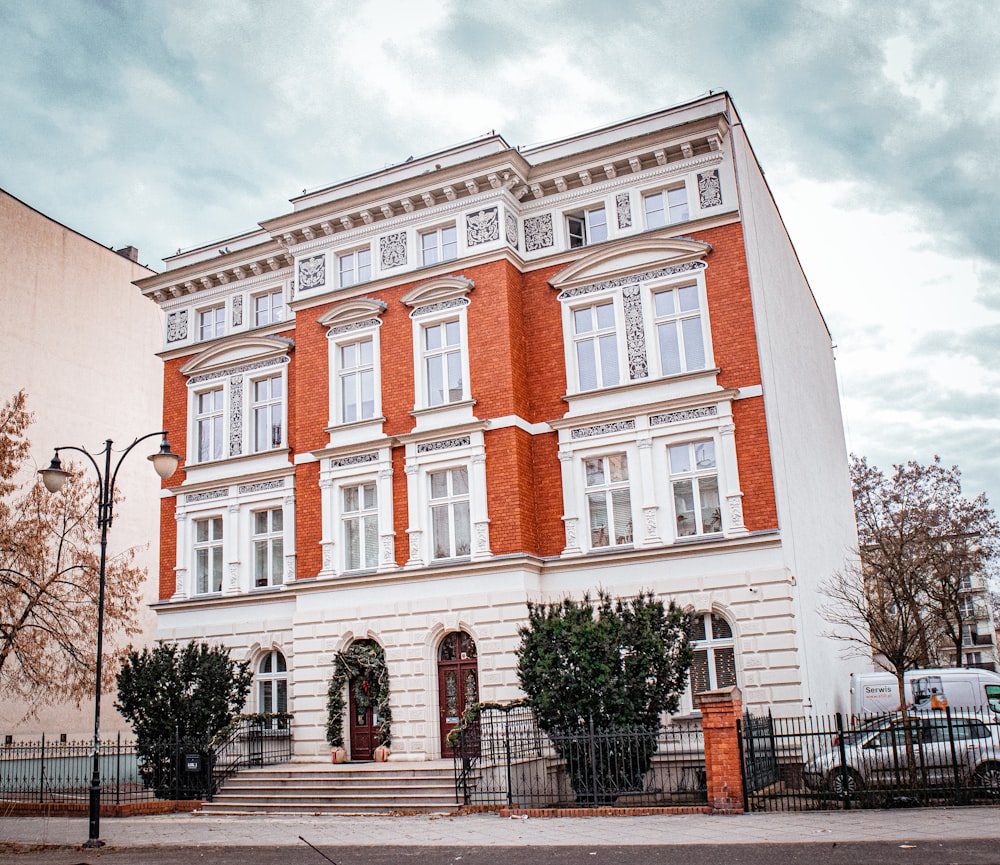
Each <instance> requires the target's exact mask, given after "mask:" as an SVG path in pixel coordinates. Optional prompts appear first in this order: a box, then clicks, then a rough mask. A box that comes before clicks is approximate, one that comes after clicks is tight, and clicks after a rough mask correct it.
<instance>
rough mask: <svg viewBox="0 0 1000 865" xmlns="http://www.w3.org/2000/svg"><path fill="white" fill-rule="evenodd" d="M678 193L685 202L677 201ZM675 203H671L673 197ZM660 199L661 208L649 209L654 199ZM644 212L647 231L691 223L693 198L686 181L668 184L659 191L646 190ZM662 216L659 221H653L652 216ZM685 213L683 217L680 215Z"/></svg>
mask: <svg viewBox="0 0 1000 865" xmlns="http://www.w3.org/2000/svg"><path fill="white" fill-rule="evenodd" d="M677 193H681V195H682V196H683V201H677V200H676V198H677ZM672 194H673V195H674V198H675V201H673V202H671V200H670V198H671V195H672ZM657 197H659V198H660V203H661V206H660V207H658V208H655V209H651V208H650V207H649V203H650V201H651V200H652V199H655V198H657ZM642 212H643V219H644V220H645V225H646V228H647V230H651V229H654V228H666V227H668V226H671V225H681V224H682V223H685V222H690V221H691V198H690V196H689V194H688V184H687V182H686V180H679V181H675V182H671V183H667V184H666V185H664V186H661V187H659V188H657V189H650V190H646V191H644V192H643V193H642ZM654 213H659V214H662V216H661V217H660V219H662V221H659V219H651V218H650V217H651V214H654ZM681 213H683V215H682V216H681V215H679V214H681Z"/></svg>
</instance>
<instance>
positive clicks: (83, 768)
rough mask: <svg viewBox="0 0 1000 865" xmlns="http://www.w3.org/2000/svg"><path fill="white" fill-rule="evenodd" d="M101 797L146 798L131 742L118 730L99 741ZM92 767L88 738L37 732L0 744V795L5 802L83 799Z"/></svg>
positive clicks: (107, 800)
mask: <svg viewBox="0 0 1000 865" xmlns="http://www.w3.org/2000/svg"><path fill="white" fill-rule="evenodd" d="M99 765H100V770H101V801H102V802H104V803H109V804H116V805H118V804H122V803H127V802H138V801H144V800H147V799H151V798H152V797H153V794H152V792H151V791H150V790H147V789H146V787H145V786H144V785H143V782H142V778H141V776H140V772H139V761H138V755H137V753H136V748H135V743H134V742H131V741H123V740H122V737H121V734H119V735H118V736H117V737H116V738H115V739H111V740H108V741H105V742H102V743H101V753H100V760H99ZM93 768H94V743H93V741H86V742H66V741H62V740H60V739H52V738H46V736H44V735H43V736H42V737H41V739H39V740H38V741H33V742H15V743H12V744H9V745H4V746H3V747H2V748H0V799H2V800H3V801H6V802H37V803H39V804H54V803H76V802H79V803H86V802H88V801H89V796H90V781H91V776H92V775H93Z"/></svg>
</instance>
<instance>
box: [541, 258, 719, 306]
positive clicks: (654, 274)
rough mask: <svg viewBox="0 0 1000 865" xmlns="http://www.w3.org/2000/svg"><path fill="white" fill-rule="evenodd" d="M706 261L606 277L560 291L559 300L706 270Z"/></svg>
mask: <svg viewBox="0 0 1000 865" xmlns="http://www.w3.org/2000/svg"><path fill="white" fill-rule="evenodd" d="M705 267H706V265H705V262H704V261H688V262H685V263H684V264H673V265H671V266H670V267H660V268H657V269H656V270H647V271H644V272H643V273H637V274H633V275H632V276H621V277H618V278H617V279H606V280H604V281H603V282H594V283H591V284H590V285H581V286H578V287H577V288H567V289H565V290H564V291H561V292H559V300H567V299H568V298H571V297H580V296H581V295H584V294H593V293H594V292H595V291H604V290H605V289H607V288H621V287H622V286H625V285H632V284H634V283H636V282H647V281H649V280H651V279H661V278H663V277H665V276H675V275H676V274H678V273H688V272H690V271H692V270H704V269H705Z"/></svg>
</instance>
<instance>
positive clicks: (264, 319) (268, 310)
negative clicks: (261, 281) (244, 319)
mask: <svg viewBox="0 0 1000 865" xmlns="http://www.w3.org/2000/svg"><path fill="white" fill-rule="evenodd" d="M284 319H285V298H284V296H283V295H282V293H281V289H278V290H277V291H272V292H269V293H268V294H258V295H256V296H255V297H254V299H253V322H254V325H255V326H256V327H263V326H264V325H265V324H275V323H277V322H279V321H284Z"/></svg>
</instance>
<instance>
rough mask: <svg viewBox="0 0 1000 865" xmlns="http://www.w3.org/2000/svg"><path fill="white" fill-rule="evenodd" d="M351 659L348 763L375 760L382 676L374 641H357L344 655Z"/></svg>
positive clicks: (380, 656)
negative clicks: (350, 761) (349, 749)
mask: <svg viewBox="0 0 1000 865" xmlns="http://www.w3.org/2000/svg"><path fill="white" fill-rule="evenodd" d="M345 656H350V659H351V661H350V664H349V665H348V669H350V670H351V677H350V678H349V679H348V681H347V693H348V707H347V708H348V718H349V719H350V745H351V752H350V753H351V760H352V761H356V762H364V761H370V760H373V759H375V749H376V748H377V747H378V745H379V739H378V728H379V723H380V722H381V718H380V717H379V702H378V701H379V699H380V696H379V693H378V692H379V687H380V686H379V682H380V680H381V679H383V678H384V676H385V655H384V653H383V650H382V647H381V646H379V645H378V643H376V642H375V641H374V640H358V641H357V642H355V643H354V644H353V645H352V646H351V648H350V649H349V650H348V651H347V653H345Z"/></svg>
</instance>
